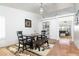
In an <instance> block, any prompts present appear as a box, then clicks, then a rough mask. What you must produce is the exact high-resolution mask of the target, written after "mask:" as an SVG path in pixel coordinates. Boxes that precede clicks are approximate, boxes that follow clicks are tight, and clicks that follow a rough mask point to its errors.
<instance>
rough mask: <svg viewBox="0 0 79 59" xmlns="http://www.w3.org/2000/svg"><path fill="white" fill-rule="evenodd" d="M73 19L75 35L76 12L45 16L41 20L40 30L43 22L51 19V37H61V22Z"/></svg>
mask: <svg viewBox="0 0 79 59" xmlns="http://www.w3.org/2000/svg"><path fill="white" fill-rule="evenodd" d="M65 20H66V21H71V31H72V32H71V35H72V36H73V23H72V22H73V20H74V14H65V15H59V16H55V17H51V18H45V19H43V20H41V21H40V22H39V25H38V26H39V27H40V28H39V32H41V30H42V22H45V21H49V23H50V25H49V26H50V27H49V29H50V33H49V38H50V39H57V40H58V39H59V23H60V22H61V21H65Z"/></svg>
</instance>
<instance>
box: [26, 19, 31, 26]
mask: <svg viewBox="0 0 79 59" xmlns="http://www.w3.org/2000/svg"><path fill="white" fill-rule="evenodd" d="M25 27H31V20H28V19H25Z"/></svg>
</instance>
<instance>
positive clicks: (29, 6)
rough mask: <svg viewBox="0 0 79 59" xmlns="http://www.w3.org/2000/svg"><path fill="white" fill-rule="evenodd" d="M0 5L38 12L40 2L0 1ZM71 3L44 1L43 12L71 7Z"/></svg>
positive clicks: (47, 12)
mask: <svg viewBox="0 0 79 59" xmlns="http://www.w3.org/2000/svg"><path fill="white" fill-rule="evenodd" d="M0 5H3V6H8V7H12V8H16V9H21V10H25V11H29V12H33V13H36V14H40V5H41V4H40V3H0ZM73 5H74V4H73V3H44V4H43V6H44V12H45V14H49V13H53V12H55V11H59V10H63V9H66V8H71V7H73Z"/></svg>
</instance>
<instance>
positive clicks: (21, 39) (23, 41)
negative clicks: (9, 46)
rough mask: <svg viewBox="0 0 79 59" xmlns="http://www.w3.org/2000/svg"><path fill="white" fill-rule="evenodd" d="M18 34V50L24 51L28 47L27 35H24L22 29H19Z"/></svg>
mask: <svg viewBox="0 0 79 59" xmlns="http://www.w3.org/2000/svg"><path fill="white" fill-rule="evenodd" d="M17 36H18V43H19V46H18V51H19V50H20V49H22V51H24V50H25V49H26V37H25V38H24V37H23V34H22V31H17Z"/></svg>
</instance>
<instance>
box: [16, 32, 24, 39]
mask: <svg viewBox="0 0 79 59" xmlns="http://www.w3.org/2000/svg"><path fill="white" fill-rule="evenodd" d="M17 36H18V39H19V40H22V39H23V34H22V31H17Z"/></svg>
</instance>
